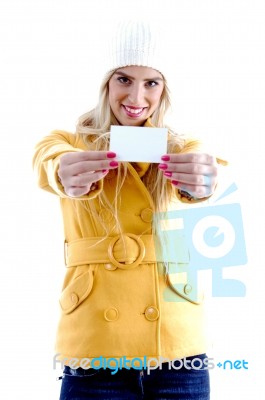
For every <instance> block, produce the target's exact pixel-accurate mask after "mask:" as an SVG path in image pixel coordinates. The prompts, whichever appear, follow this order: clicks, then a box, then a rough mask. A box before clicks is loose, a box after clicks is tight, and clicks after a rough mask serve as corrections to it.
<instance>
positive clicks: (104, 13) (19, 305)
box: [0, 0, 265, 400]
mask: <svg viewBox="0 0 265 400" xmlns="http://www.w3.org/2000/svg"><path fill="white" fill-rule="evenodd" d="M263 3H264V2H263V1H262V0H260V1H259V0H211V1H210V0H209V1H207V0H197V1H196V0H185V1H184V0H182V1H178V0H175V1H170V0H152V1H143V0H141V1H139V0H134V1H129V2H125V1H118V0H97V1H88V0H86V1H85V0H64V1H63V0H52V1H51V0H35V1H33V0H32V1H30V0H28V1H26V0H20V1H19V0H17V1H15V0H6V1H4V0H2V1H1V3H0V40H1V45H0V57H1V64H0V68H1V74H0V79H1V87H0V113H1V118H0V124H1V139H0V149H1V150H0V151H1V156H0V171H1V180H0V184H1V186H0V187H1V198H0V199H1V200H0V201H1V216H0V229H1V237H0V243H1V253H0V262H1V275H0V295H1V303H0V304H1V314H0V315H1V318H0V334H1V340H0V346H1V348H0V357H1V358H0V368H1V372H0V374H1V385H0V397H1V398H2V399H5V400H9V399H10V400H11V399H12V400H13V399H24V398H25V399H30V400H35V399H38V400H47V399H49V400H52V399H58V393H59V387H60V382H56V380H55V377H56V376H59V375H60V371H59V370H57V371H54V370H53V367H52V357H53V345H54V336H55V330H56V324H57V319H58V312H59V308H58V305H57V304H58V303H57V300H58V296H59V292H60V288H61V283H62V279H63V274H64V263H63V241H62V239H63V233H62V224H61V219H60V211H59V204H58V199H57V198H56V197H55V196H53V195H49V194H48V193H45V192H43V191H41V190H39V189H38V188H37V187H36V183H35V181H34V175H33V173H32V169H31V159H32V154H33V148H34V145H35V144H36V143H37V142H38V140H40V139H41V138H42V137H43V136H44V135H46V134H48V133H49V132H50V131H51V130H53V129H57V128H59V129H65V130H69V131H74V129H75V122H76V120H77V118H78V117H79V116H80V115H81V114H82V113H84V112H86V111H87V110H88V109H90V108H91V107H93V106H94V105H95V104H96V101H97V93H98V92H97V91H98V86H99V83H100V81H101V78H102V73H103V72H104V60H103V61H100V62H99V61H97V60H99V59H100V49H101V48H102V46H101V45H102V43H103V42H104V41H105V39H106V37H107V35H108V33H107V28H108V29H109V27H111V25H113V24H114V23H115V22H116V21H117V20H120V19H121V18H124V17H126V18H128V17H130V16H131V17H135V16H140V17H142V18H147V17H148V18H150V19H154V20H157V21H158V22H161V23H162V25H164V26H165V27H166V28H167V29H168V44H169V45H170V46H169V47H170V52H171V56H172V71H173V73H174V75H173V79H171V91H172V94H173V110H174V115H172V116H171V120H172V124H173V125H174V127H175V129H176V130H177V131H179V132H183V133H187V134H190V133H192V134H193V135H195V136H198V137H201V138H203V139H205V140H206V141H208V142H209V143H210V145H212V146H214V147H215V148H216V151H217V152H218V155H220V156H223V157H225V158H228V159H229V161H230V162H231V163H232V165H234V176H233V177H232V179H234V180H235V181H236V183H237V185H238V186H239V189H240V190H239V199H240V203H241V207H242V211H243V217H244V225H245V235H246V241H247V250H248V259H249V261H248V264H247V265H246V266H243V267H237V268H235V269H233V271H234V272H235V274H237V277H238V279H240V280H242V281H244V282H245V284H246V286H247V296H246V297H244V298H228V299H222V298H221V299H213V301H212V307H211V308H210V316H211V327H212V328H211V329H212V331H213V334H214V345H213V348H212V350H210V352H211V353H210V354H211V355H212V354H213V355H214V357H215V360H216V362H217V361H218V360H221V361H222V360H225V359H231V360H236V359H240V360H242V359H245V360H247V361H248V362H249V370H243V369H241V370H232V371H229V370H225V371H223V370H221V369H218V368H216V369H215V370H214V371H213V372H212V374H211V375H212V393H213V394H212V400H223V399H228V400H230V399H233V400H237V399H238V400H244V399H246V400H247V399H261V398H263V396H264V394H263V393H262V388H263V387H264V386H263V381H264V378H263V375H264V374H263V370H264V366H262V356H264V355H265V354H264V339H263V338H264V328H262V326H261V323H262V322H264V283H263V282H264V268H265V265H264V257H263V251H262V250H263V249H264V241H263V240H262V239H263V238H264V209H263V203H264V200H263V199H264V196H263V193H264V165H263V151H262V150H263V149H262V146H263V145H264V138H263V135H264V128H265V123H264V122H265V121H264V114H265V112H264V111H265V110H264V106H265V95H264V93H265V80H264V71H265V62H264V61H265V60H264V49H265V9H264V5H263ZM233 271H232V273H230V272H231V271H230V272H229V273H230V275H233ZM194 334H196V332H195V333H194ZM263 391H264V390H263Z"/></svg>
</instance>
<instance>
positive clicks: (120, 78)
mask: <svg viewBox="0 0 265 400" xmlns="http://www.w3.org/2000/svg"><path fill="white" fill-rule="evenodd" d="M117 80H118V81H119V82H120V83H124V84H127V83H130V81H129V79H128V78H126V77H125V76H120V77H119V78H117Z"/></svg>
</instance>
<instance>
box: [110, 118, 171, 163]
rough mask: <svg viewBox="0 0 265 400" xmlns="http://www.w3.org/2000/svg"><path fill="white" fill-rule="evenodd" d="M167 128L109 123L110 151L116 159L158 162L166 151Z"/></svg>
mask: <svg viewBox="0 0 265 400" xmlns="http://www.w3.org/2000/svg"><path fill="white" fill-rule="evenodd" d="M167 133H168V132H167V129H166V128H147V127H138V126H120V125H111V130H110V148H109V150H110V151H113V152H115V153H116V154H117V157H116V159H117V161H138V162H152V163H160V162H161V156H162V155H163V154H166V153H167Z"/></svg>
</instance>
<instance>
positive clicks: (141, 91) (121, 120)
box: [34, 21, 217, 400]
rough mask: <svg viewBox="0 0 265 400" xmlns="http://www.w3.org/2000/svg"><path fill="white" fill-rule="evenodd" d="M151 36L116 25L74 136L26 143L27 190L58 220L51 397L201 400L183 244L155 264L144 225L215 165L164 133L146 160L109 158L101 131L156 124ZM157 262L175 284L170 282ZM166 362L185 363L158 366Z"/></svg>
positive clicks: (157, 90)
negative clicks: (52, 202) (47, 201)
mask: <svg viewBox="0 0 265 400" xmlns="http://www.w3.org/2000/svg"><path fill="white" fill-rule="evenodd" d="M156 37H157V34H156V32H154V31H152V29H151V28H150V26H149V25H148V24H146V23H140V22H137V21H136V22H129V23H127V22H126V23H123V24H121V25H120V26H119V28H118V33H117V35H116V36H115V40H114V41H113V42H112V47H111V49H112V50H111V55H110V57H109V59H107V61H109V66H108V67H107V62H106V70H107V71H106V72H107V73H106V76H105V78H104V79H103V82H102V85H101V88H100V96H99V102H98V104H97V106H96V107H95V108H94V109H92V110H91V111H89V112H87V113H86V114H84V115H83V116H81V117H80V118H79V121H78V124H77V128H76V133H75V134H72V133H69V132H65V131H54V132H52V133H51V134H50V135H49V136H47V137H45V138H44V139H43V140H42V141H41V142H40V143H38V145H37V146H36V152H35V156H34V168H35V170H36V172H37V176H38V182H39V186H40V187H41V188H42V189H44V190H47V191H49V192H51V193H53V194H56V195H58V196H59V197H60V199H61V208H62V214H63V220H64V233H65V262H66V267H67V269H66V275H65V280H64V283H63V288H62V293H61V295H60V307H61V317H60V322H59V326H58V332H57V340H56V352H57V355H56V356H57V360H60V361H61V362H62V363H63V364H64V365H65V369H64V374H63V377H62V389H61V397H60V399H61V400H70V399H77V400H79V399H80V400H81V399H87V398H92V397H93V398H95V399H103V398H106V399H107V398H109V399H110V398H111V399H117V400H118V399H125V398H126V399H150V400H151V399H161V398H162V397H163V398H164V399H173V398H176V399H185V400H189V399H193V398H197V399H200V400H208V399H209V375H208V369H207V357H206V354H205V352H206V340H205V335H204V319H203V314H204V312H203V309H204V308H203V301H202V296H201V293H197V288H196V285H195V283H194V282H193V281H192V280H191V276H192V275H193V273H192V271H191V270H190V269H189V268H190V267H189V256H188V254H189V249H188V248H187V246H186V244H185V243H186V242H185V240H184V239H183V238H177V237H176V238H174V239H172V238H168V243H167V245H169V247H170V248H172V249H174V251H173V253H174V254H175V253H176V252H177V259H176V258H174V256H172V255H170V257H169V258H168V257H165V254H161V252H159V251H158V248H161V243H162V241H161V240H160V239H161V238H160V237H159V234H158V229H157V228H156V225H155V224H154V223H153V222H154V220H155V219H156V218H155V217H156V215H157V214H158V212H160V211H167V210H169V209H171V208H172V207H173V206H175V205H176V204H177V205H178V206H179V205H180V202H181V201H183V202H186V203H190V202H199V201H203V200H204V199H207V198H208V197H209V196H211V195H212V193H213V192H214V189H215V186H216V183H217V167H216V164H217V160H216V159H215V158H214V157H213V156H211V155H209V154H204V153H202V152H201V151H200V147H199V142H198V141H195V140H189V139H187V138H184V137H182V136H180V135H178V134H177V133H175V132H174V131H173V130H172V129H170V128H168V127H167V129H168V143H167V154H161V163H160V164H158V165H157V164H154V163H143V162H139V163H130V162H118V161H117V160H116V153H115V152H111V151H109V137H110V135H109V131H110V126H111V125H121V126H126V125H128V126H137V127H138V126H144V127H148V128H154V127H165V122H164V117H165V113H166V111H167V109H168V107H169V104H170V99H169V90H168V87H167V80H166V64H167V63H168V62H169V61H168V60H166V62H165V60H164V59H163V57H161V52H160V48H159V46H157V42H156V40H155V38H156ZM139 145H141V143H139ZM150 147H152V141H151V142H150ZM157 244H158V245H159V246H160V247H159V246H158V247H157ZM169 266H170V267H171V268H173V269H175V272H176V273H177V275H178V274H180V275H181V277H182V278H181V280H180V281H179V282H177V284H175V283H174V282H172V281H171V277H170V271H169ZM193 272H194V271H193ZM165 291H170V293H171V300H170V301H167V300H166V299H165V298H164V293H165ZM176 358H178V359H184V358H185V359H186V358H187V359H188V360H189V361H190V364H191V365H193V366H194V368H191V369H190V368H189V369H187V368H185V367H184V366H183V365H184V363H183V362H181V365H182V367H181V368H173V369H170V368H168V361H172V360H176ZM125 359H126V360H127V361H126V365H124V364H123V363H122V360H123V361H124V360H125ZM73 360H74V363H73ZM84 360H85V364H84V362H83V361H84ZM103 360H104V363H103V364H102V362H103ZM117 360H118V362H120V360H121V364H119V365H121V367H120V369H119V371H118V372H117V373H116V374H115V375H114V376H113V375H112V374H111V371H112V369H111V368H112V367H113V366H115V365H117ZM135 360H137V363H136V362H135ZM161 360H162V361H161ZM198 361H199V366H196V368H195V365H196V362H198ZM158 362H161V364H162V365H161V367H159V369H157V366H158ZM146 363H148V368H149V369H148V372H146V368H145V365H146ZM136 364H137V365H136ZM106 365H107V367H106ZM150 369H151V370H152V371H151V373H150V374H149V372H150Z"/></svg>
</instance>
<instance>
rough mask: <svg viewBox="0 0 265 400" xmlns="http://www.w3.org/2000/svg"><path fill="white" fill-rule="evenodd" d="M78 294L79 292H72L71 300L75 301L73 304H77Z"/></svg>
mask: <svg viewBox="0 0 265 400" xmlns="http://www.w3.org/2000/svg"><path fill="white" fill-rule="evenodd" d="M78 300H79V299H78V296H77V294H76V293H71V302H72V303H73V304H77V303H78Z"/></svg>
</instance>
